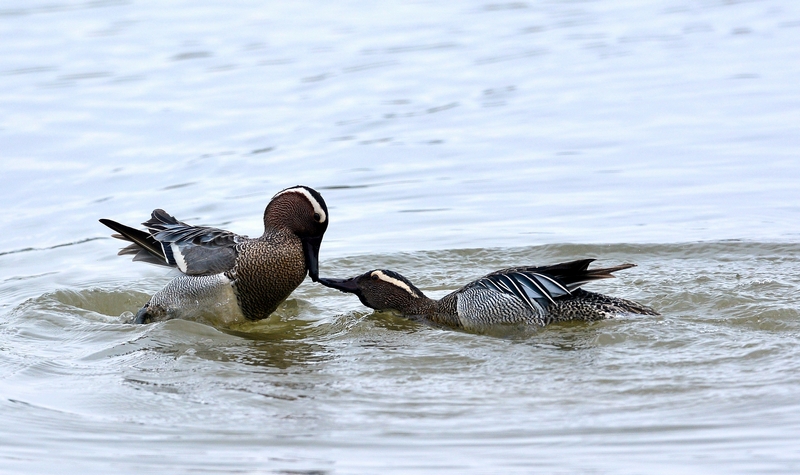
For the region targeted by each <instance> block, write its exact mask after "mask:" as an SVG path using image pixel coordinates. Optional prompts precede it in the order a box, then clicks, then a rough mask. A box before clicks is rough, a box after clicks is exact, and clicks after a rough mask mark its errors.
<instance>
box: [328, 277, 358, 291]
mask: <svg viewBox="0 0 800 475" xmlns="http://www.w3.org/2000/svg"><path fill="white" fill-rule="evenodd" d="M319 283H320V284H322V285H324V286H325V287H330V288H332V289H336V290H341V291H342V292H347V293H350V294H354V293H356V292H357V291H358V284H357V283H356V278H355V277H353V278H352V279H326V278H324V277H323V278H322V279H319Z"/></svg>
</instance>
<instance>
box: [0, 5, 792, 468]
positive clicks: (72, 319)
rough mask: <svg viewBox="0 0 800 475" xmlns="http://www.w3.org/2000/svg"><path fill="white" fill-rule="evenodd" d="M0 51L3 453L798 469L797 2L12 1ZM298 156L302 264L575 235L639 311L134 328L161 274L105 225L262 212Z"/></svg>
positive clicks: (175, 461)
mask: <svg viewBox="0 0 800 475" xmlns="http://www.w3.org/2000/svg"><path fill="white" fill-rule="evenodd" d="M0 44H2V45H4V47H3V48H0V85H1V86H2V87H0V104H2V107H0V150H2V154H0V160H2V174H0V184H1V185H2V186H0V199H1V200H2V202H3V203H4V204H5V206H3V207H2V209H0V222H1V223H2V225H3V229H4V230H5V232H4V233H2V234H0V374H1V375H2V383H0V405H2V406H3V409H2V411H0V471H3V472H25V473H37V472H38V473H52V472H54V471H56V470H58V471H62V472H63V471H67V472H74V473H108V472H109V471H111V470H114V471H116V472H121V473H133V472H142V471H159V472H161V471H164V470H165V468H167V469H169V470H170V471H172V472H175V473H187V472H197V471H205V472H211V473H233V472H245V473H330V474H334V473H336V474H339V473H347V474H349V473H409V472H419V473H427V472H434V471H436V472H443V473H459V474H460V473H489V472H495V473H497V472H502V473H530V472H548V473H575V472H599V473H678V472H680V473H687V472H694V473H720V472H724V473H767V472H774V473H796V472H797V471H798V470H800V450H798V448H797V443H796V441H797V440H798V436H799V435H800V417H798V414H800V410H799V409H800V406H799V403H798V402H797V397H796V396H797V394H798V391H800V377H798V374H800V372H799V371H798V361H800V355H799V354H798V349H797V344H796V343H797V338H798V334H799V333H798V330H799V328H800V323H798V309H799V308H800V305H799V303H800V302H798V299H800V298H799V297H798V295H800V293H799V292H798V290H800V277H798V275H799V273H798V269H799V268H800V266H799V265H798V258H797V256H798V254H799V253H798V251H799V250H800V248H799V247H798V244H796V242H797V238H798V236H800V224H799V223H800V219H798V211H800V207H799V206H798V203H800V199H798V198H800V191H799V187H798V186H797V183H798V179H800V166H799V165H798V162H797V156H798V145H800V143H799V142H800V139H799V138H798V137H800V134H799V133H798V132H800V130H798V123H800V90H798V87H797V81H796V78H797V77H798V74H799V73H800V48H798V46H797V45H798V44H800V7H798V6H797V5H795V3H793V2H788V1H777V0H773V1H770V0H764V1H752V2H748V1H740V2H731V1H711V0H705V1H679V0H668V1H663V2H651V3H648V4H641V2H628V1H625V0H614V1H608V2H591V1H586V2H579V1H578V2H538V1H531V2H526V3H522V2H507V3H480V2H459V3H450V2H416V3H410V2H396V3H394V2H389V3H386V2H383V3H380V4H373V3H369V2H350V3H343V2H337V3H336V5H332V4H330V5H329V4H326V3H312V2H291V3H289V2H282V3H278V2H275V3H269V4H266V3H263V2H237V3H236V4H235V5H229V4H227V3H222V2H216V3H215V2H211V3H209V2H207V3H205V4H202V5H198V4H196V3H195V2H191V3H190V2H185V3H178V2H170V3H169V4H163V3H161V2H144V1H100V2H77V1H76V2H61V3H53V2H35V1H33V2H16V1H13V0H12V1H7V2H5V3H4V4H3V5H2V6H0ZM297 183H302V184H306V185H309V186H313V187H315V188H316V189H318V190H320V191H321V192H322V194H323V196H324V197H325V199H326V200H327V202H328V206H329V208H330V215H331V226H330V228H329V230H328V233H327V234H326V237H325V241H324V242H323V246H322V251H321V255H320V258H321V274H322V275H323V276H333V277H345V276H351V275H355V274H356V273H361V272H364V271H366V270H369V269H372V268H377V267H383V268H392V269H395V270H397V271H399V272H402V273H403V274H404V275H406V276H408V277H409V278H410V279H411V280H412V281H414V282H415V283H416V284H417V286H418V287H420V288H421V289H423V290H424V291H425V292H426V293H428V294H429V295H431V296H434V297H440V296H442V295H444V294H446V293H447V292H449V291H450V290H452V289H455V288H458V287H459V286H461V285H463V284H464V283H466V282H468V281H470V280H472V279H474V278H476V277H478V276H480V275H482V274H483V273H486V272H489V271H492V270H495V269H499V268H502V267H505V266H511V265H520V264H549V263H555V262H560V261H566V260H571V259H577V258H583V257H596V258H598V259H599V260H600V261H599V264H600V265H614V264H617V263H621V262H634V263H636V264H638V267H635V268H633V269H630V270H627V271H624V272H620V273H619V278H618V279H615V280H610V281H603V282H599V283H596V284H592V285H591V287H590V289H591V290H595V291H599V292H604V293H608V294H612V295H618V296H621V297H626V298H631V299H634V300H637V301H640V302H642V303H645V304H648V305H651V306H653V307H655V308H656V309H658V310H659V311H660V312H661V313H662V316H661V317H649V316H648V317H624V318H619V319H615V320H609V321H603V322H597V323H593V324H561V325H555V326H552V327H549V328H546V329H543V330H541V331H539V332H535V333H533V334H528V335H520V336H518V337H508V338H495V337H491V336H485V335H472V334H468V333H463V332H457V331H445V330H440V329H435V328H430V327H427V326H424V325H419V324H417V323H413V322H408V321H405V320H403V319H401V318H398V317H396V316H392V315H389V314H373V313H372V312H369V311H367V309H365V308H364V307H363V306H361V305H360V304H359V302H358V301H357V299H355V298H351V297H352V296H347V295H344V294H340V293H338V292H334V291H331V290H329V289H325V288H322V287H321V286H318V285H313V284H311V283H310V282H308V281H307V282H306V283H304V284H303V285H301V287H300V288H299V289H298V290H297V291H296V293H295V294H293V296H292V297H291V298H290V299H289V300H288V301H287V302H286V303H285V304H284V305H283V306H282V307H281V308H279V310H278V312H276V315H275V316H273V317H272V318H271V319H269V320H268V321H264V322H259V323H255V324H250V325H245V326H242V327H241V328H237V329H234V330H230V331H224V332H223V331H220V330H217V329H214V328H212V327H208V326H204V325H200V324H196V323H192V322H185V321H171V322H166V323H162V324H154V325H145V326H130V325H125V324H124V323H122V322H123V321H124V318H125V316H126V315H128V314H127V313H126V312H130V311H135V310H136V309H137V308H138V307H139V306H140V305H141V304H142V303H144V302H145V301H146V300H147V298H148V296H149V295H150V294H152V293H153V292H155V291H156V290H158V289H159V288H160V287H161V286H163V285H164V283H166V282H167V281H168V280H169V279H170V278H171V277H172V274H170V273H168V272H166V271H164V270H163V269H159V268H155V267H152V266H147V265H142V264H136V263H131V262H129V260H128V259H127V258H123V257H118V256H116V255H115V254H116V250H117V249H118V247H119V245H118V242H115V241H113V240H111V239H110V238H109V237H108V234H109V233H108V231H107V230H106V229H104V227H103V226H102V225H100V224H99V223H98V222H97V219H98V218H101V217H106V218H112V219H116V220H119V221H122V222H126V223H130V224H134V223H137V222H141V221H143V220H144V219H146V218H147V216H148V213H149V211H150V210H151V209H153V208H156V207H163V208H165V209H166V210H167V211H169V212H170V213H173V214H175V215H176V216H177V217H178V218H180V219H182V220H184V221H188V222H191V223H197V224H206V225H212V226H219V227H225V228H227V229H231V230H234V231H236V232H240V233H244V234H250V235H254V234H258V233H260V226H261V214H262V212H263V209H264V206H265V205H266V203H267V201H268V200H269V198H270V197H271V196H272V194H274V193H275V192H276V191H278V190H280V189H282V188H285V187H287V186H291V185H294V184H297Z"/></svg>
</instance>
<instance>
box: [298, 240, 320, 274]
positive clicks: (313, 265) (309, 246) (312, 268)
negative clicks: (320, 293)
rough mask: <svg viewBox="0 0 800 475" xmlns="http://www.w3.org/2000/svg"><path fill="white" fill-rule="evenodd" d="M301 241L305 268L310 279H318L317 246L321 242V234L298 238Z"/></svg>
mask: <svg viewBox="0 0 800 475" xmlns="http://www.w3.org/2000/svg"><path fill="white" fill-rule="evenodd" d="M300 240H301V241H302V242H303V255H304V256H305V258H306V269H308V275H309V277H311V280H313V281H314V282H317V281H318V280H319V246H320V245H321V244H322V236H313V237H304V238H300Z"/></svg>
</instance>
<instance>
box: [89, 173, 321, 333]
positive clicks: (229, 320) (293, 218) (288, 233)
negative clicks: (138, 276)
mask: <svg viewBox="0 0 800 475" xmlns="http://www.w3.org/2000/svg"><path fill="white" fill-rule="evenodd" d="M329 219H330V216H329V215H328V207H327V205H326V204H325V200H324V199H323V198H322V195H320V194H319V192H317V191H316V190H314V189H313V188H310V187H307V186H303V185H297V186H293V187H290V188H286V189H284V190H282V191H280V192H278V193H277V194H275V196H273V197H272V199H271V200H270V202H269V204H268V205H267V207H266V209H265V211H264V233H263V234H262V235H261V236H259V237H256V238H249V237H247V236H242V235H238V234H235V233H233V232H231V231H226V230H223V229H217V228H213V227H206V226H192V225H190V224H186V223H183V222H181V221H178V220H177V219H175V217H173V216H172V215H170V214H168V213H167V212H166V211H164V210H162V209H156V210H154V211H153V212H152V213H151V216H150V219H149V220H147V221H145V222H144V223H142V225H143V226H144V227H145V228H146V231H143V230H140V229H136V228H133V227H130V226H126V225H124V224H120V223H118V222H116V221H113V220H111V219H100V222H101V223H102V224H104V225H106V226H108V227H109V228H111V229H112V230H114V231H115V232H116V233H117V234H113V235H112V237H114V238H117V239H121V240H123V241H126V242H129V243H130V244H129V245H128V246H127V247H124V248H122V250H120V251H119V253H118V255H133V260H134V261H141V262H146V263H150V264H157V265H161V266H168V267H173V268H177V269H178V270H179V271H180V272H181V275H179V276H177V277H175V278H174V279H172V280H171V281H170V282H168V283H167V284H166V285H165V286H164V287H163V288H162V289H161V290H159V291H158V292H156V293H155V294H154V295H153V296H152V297H151V298H150V300H149V301H148V302H147V303H145V304H144V306H143V307H142V308H141V309H140V310H139V311H138V312H137V313H136V315H135V316H134V318H133V321H132V323H151V322H158V321H164V320H170V319H173V318H181V319H187V320H197V321H202V322H206V323H210V324H212V325H222V326H225V325H230V324H234V323H240V322H245V321H255V320H262V319H265V318H267V317H269V316H270V314H272V312H274V311H275V310H276V309H277V308H278V306H279V305H280V304H281V303H282V302H283V301H284V300H285V299H286V298H287V297H288V296H289V295H290V294H291V293H292V291H294V289H296V288H297V287H298V286H299V285H300V283H301V282H303V280H304V279H305V277H306V274H308V276H310V277H311V280H312V281H314V282H316V281H317V280H318V278H319V250H320V246H321V244H322V238H323V235H324V234H325V230H326V229H327V228H328V222H329Z"/></svg>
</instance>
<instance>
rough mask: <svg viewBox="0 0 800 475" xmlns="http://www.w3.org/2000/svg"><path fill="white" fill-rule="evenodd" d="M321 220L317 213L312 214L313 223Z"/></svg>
mask: <svg viewBox="0 0 800 475" xmlns="http://www.w3.org/2000/svg"><path fill="white" fill-rule="evenodd" d="M321 218H322V216H320V215H319V213H314V221H316V222H319V220H320V219H321Z"/></svg>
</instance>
